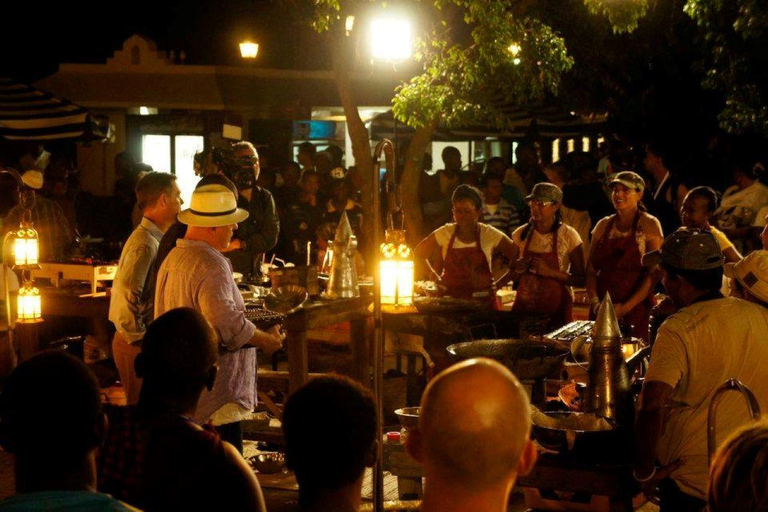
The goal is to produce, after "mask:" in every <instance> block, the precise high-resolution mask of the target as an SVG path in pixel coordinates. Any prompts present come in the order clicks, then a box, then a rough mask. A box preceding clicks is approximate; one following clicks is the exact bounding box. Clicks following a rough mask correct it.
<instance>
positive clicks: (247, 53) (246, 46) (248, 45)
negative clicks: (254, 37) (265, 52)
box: [240, 40, 259, 59]
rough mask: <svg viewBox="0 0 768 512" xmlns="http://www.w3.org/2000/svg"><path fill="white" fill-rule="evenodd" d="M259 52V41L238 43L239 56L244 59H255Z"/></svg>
mask: <svg viewBox="0 0 768 512" xmlns="http://www.w3.org/2000/svg"><path fill="white" fill-rule="evenodd" d="M258 54H259V43H254V42H253V41H248V40H246V41H243V42H242V43H240V56H241V57H242V58H244V59H255V58H256V56H257V55H258Z"/></svg>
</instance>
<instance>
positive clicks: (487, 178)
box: [480, 172, 504, 188]
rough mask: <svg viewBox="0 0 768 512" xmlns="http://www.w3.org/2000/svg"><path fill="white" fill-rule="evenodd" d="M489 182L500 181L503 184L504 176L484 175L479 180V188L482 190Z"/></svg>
mask: <svg viewBox="0 0 768 512" xmlns="http://www.w3.org/2000/svg"><path fill="white" fill-rule="evenodd" d="M490 181H500V182H501V183H502V184H503V183H504V176H501V175H500V174H496V173H493V172H491V173H488V172H486V173H484V174H483V176H482V177H481V178H480V186H481V187H482V188H485V187H487V186H488V183H489V182H490Z"/></svg>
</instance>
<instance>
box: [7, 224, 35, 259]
mask: <svg viewBox="0 0 768 512" xmlns="http://www.w3.org/2000/svg"><path fill="white" fill-rule="evenodd" d="M13 254H14V265H15V267H21V268H31V267H37V266H38V257H39V255H40V241H39V239H38V237H37V231H35V230H34V229H33V228H31V227H26V228H25V227H21V228H19V230H18V231H17V232H16V238H15V240H14V242H13Z"/></svg>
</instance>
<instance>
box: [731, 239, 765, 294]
mask: <svg viewBox="0 0 768 512" xmlns="http://www.w3.org/2000/svg"><path fill="white" fill-rule="evenodd" d="M723 271H724V273H725V275H726V277H730V278H732V279H736V280H737V281H738V282H739V283H741V285H742V286H744V288H745V289H746V290H747V291H748V292H749V293H751V294H752V295H754V296H755V297H757V298H758V299H760V300H761V301H763V302H768V251H754V252H752V253H750V254H749V255H747V256H746V257H745V258H744V259H743V260H741V261H739V262H737V263H726V265H725V268H724V269H723Z"/></svg>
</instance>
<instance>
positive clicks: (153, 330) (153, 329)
mask: <svg viewBox="0 0 768 512" xmlns="http://www.w3.org/2000/svg"><path fill="white" fill-rule="evenodd" d="M217 347H218V338H217V335H216V332H215V331H214V330H213V328H212V327H211V326H210V325H209V324H208V322H207V321H206V319H205V317H203V315H202V314H200V313H199V312H198V311H195V310H194V309H192V308H176V309H171V310H170V311H167V312H166V313H164V314H162V315H160V316H159V317H158V318H156V319H155V320H154V321H153V322H152V323H150V324H149V326H148V327H147V332H146V334H145V335H144V340H143V341H142V345H141V355H140V359H137V364H136V366H137V371H139V370H140V373H141V374H142V375H141V377H142V378H143V379H144V386H145V388H144V389H147V390H148V391H151V392H152V393H155V394H156V393H158V392H160V393H163V394H166V395H169V396H178V397H181V398H184V397H187V396H189V395H190V394H195V393H199V392H200V391H201V390H202V388H203V386H204V385H205V379H206V377H207V375H208V372H209V371H210V370H211V368H212V367H213V365H214V364H215V363H216V357H217V355H218V352H217ZM148 386H151V388H150V387H148Z"/></svg>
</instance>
